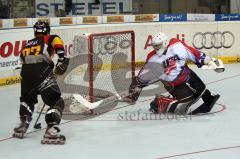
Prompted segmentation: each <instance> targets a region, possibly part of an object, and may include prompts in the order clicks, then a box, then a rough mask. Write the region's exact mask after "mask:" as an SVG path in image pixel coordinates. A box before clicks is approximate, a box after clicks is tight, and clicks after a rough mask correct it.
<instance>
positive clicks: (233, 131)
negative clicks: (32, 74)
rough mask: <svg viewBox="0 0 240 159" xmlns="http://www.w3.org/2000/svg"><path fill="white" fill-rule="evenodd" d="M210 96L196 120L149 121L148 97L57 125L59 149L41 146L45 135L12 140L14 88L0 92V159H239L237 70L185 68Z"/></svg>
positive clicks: (239, 73) (35, 132)
mask: <svg viewBox="0 0 240 159" xmlns="http://www.w3.org/2000/svg"><path fill="white" fill-rule="evenodd" d="M191 67H192V68H193V70H195V71H196V72H197V73H198V75H199V76H200V77H202V79H203V81H204V82H205V83H206V84H207V88H209V89H210V90H211V91H212V92H213V93H219V94H220V95H221V97H220V99H219V100H218V102H217V104H216V105H215V106H214V108H213V110H212V112H211V113H210V114H207V115H201V116H170V115H169V116H160V117H157V118H156V117H153V116H151V115H150V113H149V112H148V111H147V110H148V108H149V103H150V102H151V100H152V99H153V98H154V97H153V96H154V94H153V96H147V97H143V96H141V97H140V99H139V101H138V102H137V103H136V104H135V105H127V104H126V103H119V104H118V106H117V107H115V108H114V109H113V110H112V111H109V112H107V113H105V114H103V115H100V116H98V117H95V118H91V119H85V120H84V119H82V118H81V119H79V120H78V119H77V118H76V120H62V124H61V130H62V133H63V134H64V135H65V136H66V138H67V142H66V144H65V145H57V146H55V145H41V144H40V140H41V139H42V136H43V134H44V131H45V129H44V128H45V127H46V125H45V124H44V116H43V115H42V116H41V119H40V121H41V122H42V126H43V129H41V130H34V129H33V128H32V127H33V124H34V122H35V120H36V117H37V115H38V114H36V113H35V114H34V117H33V123H32V125H31V126H30V129H29V131H28V135H27V138H25V139H22V140H20V139H15V138H12V137H11V135H12V131H13V128H14V127H15V126H16V125H17V124H18V109H19V101H18V99H19V94H20V86H19V85H14V86H8V87H3V88H0V101H1V107H0V119H1V122H0V159H19V158H22V159H43V158H44V159H49V158H52V159H96V158H98V159H227V158H231V159H236V158H239V156H240V124H239V121H240V105H239V101H240V99H239V98H240V96H239V94H240V86H239V81H240V64H229V65H226V71H225V72H224V73H221V74H218V73H215V72H214V71H212V70H201V69H198V68H196V67H195V66H191Z"/></svg>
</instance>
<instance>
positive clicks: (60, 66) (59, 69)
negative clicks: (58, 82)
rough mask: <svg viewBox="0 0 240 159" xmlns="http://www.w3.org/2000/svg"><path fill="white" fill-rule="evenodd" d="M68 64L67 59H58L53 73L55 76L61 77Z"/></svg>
mask: <svg viewBox="0 0 240 159" xmlns="http://www.w3.org/2000/svg"><path fill="white" fill-rule="evenodd" d="M68 64H69V58H66V57H59V58H58V61H57V64H56V68H55V70H54V73H55V74H56V75H63V74H64V73H65V72H66V71H67V68H68Z"/></svg>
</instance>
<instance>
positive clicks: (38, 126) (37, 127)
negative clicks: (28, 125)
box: [33, 103, 46, 129]
mask: <svg viewBox="0 0 240 159" xmlns="http://www.w3.org/2000/svg"><path fill="white" fill-rule="evenodd" d="M45 105H46V104H45V103H44V104H43V106H42V109H41V111H40V112H39V114H38V117H37V119H36V121H35V124H34V126H33V128H34V129H41V128H42V126H41V123H38V120H39V118H40V116H41V114H42V112H43V109H44V107H45Z"/></svg>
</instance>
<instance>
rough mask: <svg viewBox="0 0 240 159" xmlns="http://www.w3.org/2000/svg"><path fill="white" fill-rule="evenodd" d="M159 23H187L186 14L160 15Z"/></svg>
mask: <svg viewBox="0 0 240 159" xmlns="http://www.w3.org/2000/svg"><path fill="white" fill-rule="evenodd" d="M159 21H160V22H179V21H187V14H160V16H159Z"/></svg>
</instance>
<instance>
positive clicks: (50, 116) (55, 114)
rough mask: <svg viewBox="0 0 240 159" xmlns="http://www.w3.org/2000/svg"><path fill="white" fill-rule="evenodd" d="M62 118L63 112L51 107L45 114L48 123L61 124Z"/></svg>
mask: <svg viewBox="0 0 240 159" xmlns="http://www.w3.org/2000/svg"><path fill="white" fill-rule="evenodd" d="M61 118H62V113H61V112H60V111H59V110H58V109H53V108H49V109H48V111H47V113H46V115H45V121H46V123H47V125H59V124H60V122H61Z"/></svg>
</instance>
